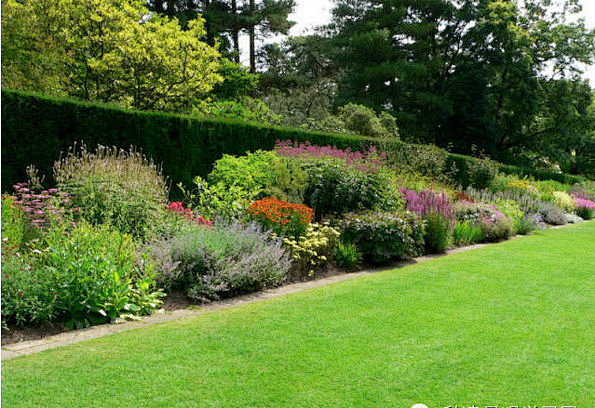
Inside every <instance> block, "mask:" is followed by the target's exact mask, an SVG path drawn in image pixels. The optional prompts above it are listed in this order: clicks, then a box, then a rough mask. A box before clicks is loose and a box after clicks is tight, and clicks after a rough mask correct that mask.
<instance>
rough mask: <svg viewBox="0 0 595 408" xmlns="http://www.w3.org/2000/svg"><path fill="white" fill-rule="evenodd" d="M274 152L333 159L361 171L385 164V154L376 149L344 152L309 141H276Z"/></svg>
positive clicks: (376, 168)
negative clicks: (342, 161)
mask: <svg viewBox="0 0 595 408" xmlns="http://www.w3.org/2000/svg"><path fill="white" fill-rule="evenodd" d="M275 151H276V152H277V154H279V155H281V156H287V157H300V158H306V159H308V158H316V157H334V158H336V159H339V160H344V161H345V164H347V165H348V166H351V167H354V168H357V169H358V170H362V171H376V170H378V167H380V166H382V165H383V164H385V162H386V154H384V153H380V154H378V152H377V151H376V148H374V147H370V148H369V149H368V150H367V151H364V152H360V151H352V150H351V148H349V147H348V148H346V149H345V150H342V149H339V148H337V147H336V146H317V145H313V144H311V143H310V142H309V141H306V142H303V143H298V142H292V141H291V140H286V141H284V142H282V141H280V140H277V142H276V143H275Z"/></svg>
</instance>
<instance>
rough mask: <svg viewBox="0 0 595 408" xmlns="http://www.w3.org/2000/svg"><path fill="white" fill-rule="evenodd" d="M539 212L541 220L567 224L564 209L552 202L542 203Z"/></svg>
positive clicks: (553, 223)
mask: <svg viewBox="0 0 595 408" xmlns="http://www.w3.org/2000/svg"><path fill="white" fill-rule="evenodd" d="M539 213H540V214H541V215H542V217H543V220H544V221H545V222H546V223H548V224H551V225H565V224H568V221H567V220H566V216H565V215H564V211H562V210H561V209H560V208H558V207H557V206H555V205H553V204H549V203H544V204H543V205H542V206H541V208H539Z"/></svg>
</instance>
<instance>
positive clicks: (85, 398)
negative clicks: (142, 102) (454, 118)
mask: <svg viewBox="0 0 595 408" xmlns="http://www.w3.org/2000/svg"><path fill="white" fill-rule="evenodd" d="M594 275H595V222H589V223H584V224H580V225H577V226H571V227H568V228H563V229H557V230H549V231H547V232H540V233H538V234H537V235H534V236H530V237H526V238H520V239H515V240H511V241H508V242H504V243H501V244H497V245H491V246H488V247H485V248H482V249H477V250H473V251H469V252H465V253H460V254H456V255H452V256H448V257H444V258H440V259H437V260H433V261H429V262H426V263H422V264H418V265H412V266H408V267H404V268H401V269H396V270H393V271H389V272H383V273H378V274H375V275H373V276H369V277H364V278H358V279H353V280H349V281H344V282H341V283H337V284H333V285H330V286H327V287H322V288H317V289H312V290H309V291H306V292H302V293H298V294H293V295H289V296H285V297H281V298H277V299H273V300H269V301H266V302H260V303H255V304H251V305H247V306H241V307H236V308H231V309H227V310H223V311H217V312H210V313H207V314H204V315H201V316H196V317H193V318H188V319H183V320H178V321H173V322H169V323H165V324H160V325H156V326H152V327H149V328H145V329H138V330H132V331H129V332H124V333H120V334H117V335H112V336H108V337H104V338H101V339H97V340H92V341H87V342H82V343H79V344H76V345H73V346H69V347H64V348H61V349H55V350H51V351H48V352H44V353H41V354H37V355H33V356H28V357H23V358H17V359H14V360H9V361H6V362H4V363H3V364H2V403H3V404H5V405H4V406H6V407H174V406H175V407H197V406H207V407H211V406H213V407H261V406H271V407H279V406H292V407H323V406H324V407H359V406H366V407H410V406H411V405H413V403H416V402H423V403H425V404H426V405H428V406H429V407H430V408H432V407H445V406H447V405H453V406H454V405H455V404H458V405H459V407H460V406H461V405H463V406H465V407H467V406H470V405H473V404H475V405H476V406H478V407H484V406H485V405H497V406H499V407H502V406H506V407H508V406H509V405H519V406H528V405H531V406H533V405H536V406H539V407H542V406H544V405H552V406H558V407H560V406H561V405H564V404H566V405H573V406H577V407H581V408H590V407H593V406H595V398H594V392H593V390H595V384H594V381H593V378H594V372H593V367H594V365H593V362H594V361H593V351H594V350H595V344H594V343H595V341H594V338H595V337H594V334H595V333H594V331H595V330H594V324H593V323H594V304H595V302H594V297H595V295H594V291H593V277H594Z"/></svg>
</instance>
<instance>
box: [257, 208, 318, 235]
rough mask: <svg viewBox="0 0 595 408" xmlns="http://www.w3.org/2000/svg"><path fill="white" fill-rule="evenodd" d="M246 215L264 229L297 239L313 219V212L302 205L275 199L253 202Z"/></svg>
mask: <svg viewBox="0 0 595 408" xmlns="http://www.w3.org/2000/svg"><path fill="white" fill-rule="evenodd" d="M247 213H248V214H249V215H250V218H252V219H253V220H254V221H256V222H258V223H259V224H261V225H262V226H263V227H264V228H265V229H269V230H272V231H273V232H275V233H276V234H278V235H281V236H284V237H292V238H296V239H298V238H299V237H300V236H301V235H302V234H303V233H304V232H306V229H307V228H308V224H310V222H312V219H313V218H314V211H313V210H312V209H311V208H309V207H307V206H305V205H303V204H292V203H288V202H286V201H282V200H277V199H275V198H263V199H262V200H258V201H254V202H253V203H252V204H250V207H248V210H247Z"/></svg>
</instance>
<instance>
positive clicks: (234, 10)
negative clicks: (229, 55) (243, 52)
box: [231, 0, 240, 63]
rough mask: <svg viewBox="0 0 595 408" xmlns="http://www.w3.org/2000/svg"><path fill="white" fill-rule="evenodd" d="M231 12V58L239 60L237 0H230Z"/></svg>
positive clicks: (237, 61)
mask: <svg viewBox="0 0 595 408" xmlns="http://www.w3.org/2000/svg"><path fill="white" fill-rule="evenodd" d="M231 13H232V14H233V26H232V28H231V38H232V41H233V60H234V62H236V63H239V62H240V27H239V23H238V5H237V0H231Z"/></svg>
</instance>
